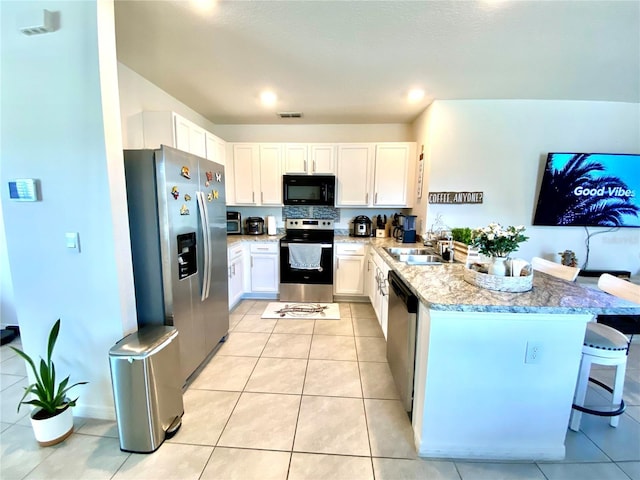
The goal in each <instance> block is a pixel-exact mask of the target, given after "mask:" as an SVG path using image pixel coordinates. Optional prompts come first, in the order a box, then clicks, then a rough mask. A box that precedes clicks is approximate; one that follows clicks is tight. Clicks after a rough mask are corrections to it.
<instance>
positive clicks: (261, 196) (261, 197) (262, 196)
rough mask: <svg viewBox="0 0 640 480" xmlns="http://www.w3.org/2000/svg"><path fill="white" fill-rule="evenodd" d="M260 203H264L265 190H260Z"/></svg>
mask: <svg viewBox="0 0 640 480" xmlns="http://www.w3.org/2000/svg"><path fill="white" fill-rule="evenodd" d="M260 203H264V192H260Z"/></svg>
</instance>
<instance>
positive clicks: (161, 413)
mask: <svg viewBox="0 0 640 480" xmlns="http://www.w3.org/2000/svg"><path fill="white" fill-rule="evenodd" d="M178 348H179V347H178V331H177V330H176V329H175V328H174V327H168V326H162V325H158V326H149V327H143V328H142V329H140V330H138V331H137V332H135V333H132V334H131V335H127V336H126V337H124V338H123V339H122V340H120V341H119V342H118V343H116V344H115V345H114V346H113V347H112V348H111V350H109V364H110V367H111V383H112V385H113V397H114V401H115V407H116V419H117V423H118V434H119V436H120V449H121V450H123V451H125V452H136V453H150V452H154V451H155V450H157V449H158V447H160V445H161V444H162V442H163V441H164V439H165V438H167V437H170V436H171V435H173V434H174V433H175V432H176V431H177V430H178V428H180V425H181V424H182V415H183V413H184V407H183V403H182V381H181V378H182V377H181V373H180V357H179V351H178Z"/></svg>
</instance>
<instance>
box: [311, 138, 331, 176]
mask: <svg viewBox="0 0 640 480" xmlns="http://www.w3.org/2000/svg"><path fill="white" fill-rule="evenodd" d="M309 168H310V169H311V171H310V172H309V173H311V174H317V175H333V174H335V173H336V146H335V145H331V144H322V143H315V144H311V145H309Z"/></svg>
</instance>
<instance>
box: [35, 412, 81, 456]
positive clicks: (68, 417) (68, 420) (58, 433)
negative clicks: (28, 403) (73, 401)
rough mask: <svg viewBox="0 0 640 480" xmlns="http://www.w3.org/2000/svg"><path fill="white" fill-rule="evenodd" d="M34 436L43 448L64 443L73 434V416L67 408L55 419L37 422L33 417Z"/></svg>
mask: <svg viewBox="0 0 640 480" xmlns="http://www.w3.org/2000/svg"><path fill="white" fill-rule="evenodd" d="M31 427H32V428H33V434H34V435H35V437H36V440H37V441H38V443H39V444H40V446H41V447H49V446H51V445H55V444H56V443H60V442H62V441H63V440H64V439H65V438H67V437H68V436H69V435H71V433H72V432H73V414H72V413H71V407H67V408H65V409H64V410H62V411H61V412H60V413H59V414H57V415H56V416H54V417H49V418H45V419H43V420H36V419H34V418H33V415H31Z"/></svg>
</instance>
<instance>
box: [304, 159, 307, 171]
mask: <svg viewBox="0 0 640 480" xmlns="http://www.w3.org/2000/svg"><path fill="white" fill-rule="evenodd" d="M304 171H305V172H306V171H307V161H306V160H305V161H304Z"/></svg>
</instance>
